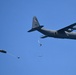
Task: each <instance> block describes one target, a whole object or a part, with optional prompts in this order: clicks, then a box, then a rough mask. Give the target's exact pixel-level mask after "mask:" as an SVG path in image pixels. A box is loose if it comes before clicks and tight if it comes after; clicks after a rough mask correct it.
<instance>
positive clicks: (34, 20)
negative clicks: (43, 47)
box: [28, 16, 43, 32]
mask: <svg viewBox="0 0 76 75" xmlns="http://www.w3.org/2000/svg"><path fill="white" fill-rule="evenodd" d="M42 27H43V26H40V24H39V22H38V20H37V18H36V17H35V16H34V17H33V21H32V29H30V30H29V31H28V32H32V31H35V30H38V29H41V28H42Z"/></svg>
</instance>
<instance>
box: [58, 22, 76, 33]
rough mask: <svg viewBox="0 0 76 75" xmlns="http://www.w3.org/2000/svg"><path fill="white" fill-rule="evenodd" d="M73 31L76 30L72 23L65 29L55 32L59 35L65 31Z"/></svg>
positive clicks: (75, 25) (74, 24)
mask: <svg viewBox="0 0 76 75" xmlns="http://www.w3.org/2000/svg"><path fill="white" fill-rule="evenodd" d="M75 29H76V23H73V24H71V25H69V26H67V27H64V28H62V29H59V30H57V32H59V33H64V32H65V31H67V32H72V31H73V30H75Z"/></svg>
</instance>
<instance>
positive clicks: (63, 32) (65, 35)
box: [28, 16, 76, 39]
mask: <svg viewBox="0 0 76 75" xmlns="http://www.w3.org/2000/svg"><path fill="white" fill-rule="evenodd" d="M43 27H44V26H43V25H40V24H39V22H38V20H37V18H36V16H34V17H33V22H32V29H30V30H29V31H28V32H32V31H35V30H37V31H39V32H41V33H42V34H44V36H42V37H41V38H46V37H54V38H62V39H76V32H72V31H73V30H76V23H73V24H71V25H69V26H67V27H64V28H62V29H59V30H47V29H44V28H43Z"/></svg>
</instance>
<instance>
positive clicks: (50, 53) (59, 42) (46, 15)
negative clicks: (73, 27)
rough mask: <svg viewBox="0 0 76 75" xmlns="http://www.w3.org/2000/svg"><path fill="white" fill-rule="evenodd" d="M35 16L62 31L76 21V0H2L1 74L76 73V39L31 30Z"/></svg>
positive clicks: (0, 25) (0, 5)
mask: <svg viewBox="0 0 76 75" xmlns="http://www.w3.org/2000/svg"><path fill="white" fill-rule="evenodd" d="M33 16H36V17H37V18H38V20H39V23H40V24H41V25H44V28H47V29H50V30H59V29H61V28H63V27H66V26H68V25H70V24H72V23H75V22H76V0H0V49H4V50H6V51H7V53H6V54H3V53H0V75H76V40H69V39H56V38H45V39H40V37H41V36H42V35H43V34H41V33H39V32H37V31H35V32H32V33H28V32H27V31H28V30H29V29H31V27H32V18H33ZM38 40H39V41H40V42H41V43H42V46H41V47H40V46H39V43H38ZM18 56H19V57H20V59H17V57H18Z"/></svg>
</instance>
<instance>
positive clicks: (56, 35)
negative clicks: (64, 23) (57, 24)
mask: <svg viewBox="0 0 76 75" xmlns="http://www.w3.org/2000/svg"><path fill="white" fill-rule="evenodd" d="M38 31H39V32H41V33H42V34H44V35H46V36H47V37H54V38H62V39H66V38H67V39H76V33H75V32H67V31H65V32H64V33H59V32H57V31H56V30H55V31H54V30H47V29H44V28H41V29H38Z"/></svg>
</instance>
